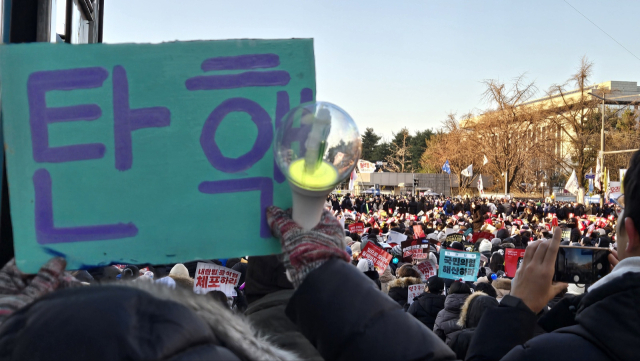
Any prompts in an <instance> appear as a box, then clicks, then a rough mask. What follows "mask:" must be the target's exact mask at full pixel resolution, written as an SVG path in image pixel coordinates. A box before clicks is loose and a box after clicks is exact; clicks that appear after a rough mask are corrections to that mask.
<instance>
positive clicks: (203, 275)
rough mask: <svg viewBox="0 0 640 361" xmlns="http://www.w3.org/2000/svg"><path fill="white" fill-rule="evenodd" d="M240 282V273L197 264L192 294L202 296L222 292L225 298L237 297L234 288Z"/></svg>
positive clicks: (200, 263) (221, 267) (219, 267)
mask: <svg viewBox="0 0 640 361" xmlns="http://www.w3.org/2000/svg"><path fill="white" fill-rule="evenodd" d="M238 282H240V272H237V271H234V270H232V269H229V268H226V267H223V266H218V265H216V264H211V263H204V262H198V267H197V268H196V276H195V279H194V282H193V292H195V293H199V294H204V293H208V292H211V291H221V292H224V294H225V295H227V297H235V296H236V295H237V293H236V290H235V287H236V286H238Z"/></svg>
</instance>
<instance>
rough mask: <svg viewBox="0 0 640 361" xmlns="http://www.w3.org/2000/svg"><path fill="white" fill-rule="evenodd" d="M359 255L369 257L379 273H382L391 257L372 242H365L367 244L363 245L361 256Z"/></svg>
mask: <svg viewBox="0 0 640 361" xmlns="http://www.w3.org/2000/svg"><path fill="white" fill-rule="evenodd" d="M360 257H362V258H365V259H370V260H371V261H372V262H373V265H374V266H375V267H376V271H378V273H379V274H382V273H384V270H385V269H387V267H388V266H389V262H391V258H392V256H391V255H390V254H389V253H387V252H385V251H384V250H383V249H382V248H380V247H378V246H376V245H375V244H373V242H367V245H366V246H364V249H363V250H362V256H360Z"/></svg>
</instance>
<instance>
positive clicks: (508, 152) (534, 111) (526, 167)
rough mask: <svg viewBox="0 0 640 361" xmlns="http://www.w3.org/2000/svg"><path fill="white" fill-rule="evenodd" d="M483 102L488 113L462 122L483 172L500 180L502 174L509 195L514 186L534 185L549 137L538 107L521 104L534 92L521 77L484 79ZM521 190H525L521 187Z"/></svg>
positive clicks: (529, 83)
mask: <svg viewBox="0 0 640 361" xmlns="http://www.w3.org/2000/svg"><path fill="white" fill-rule="evenodd" d="M483 83H484V85H485V87H486V90H485V92H484V93H483V96H484V99H486V100H487V101H488V102H489V104H490V108H489V110H487V111H485V112H484V113H482V114H481V115H480V116H478V117H476V118H474V121H469V122H467V123H465V128H466V129H467V130H469V131H471V132H472V134H473V141H474V142H475V145H474V149H475V152H476V153H477V154H483V155H486V156H487V159H488V160H489V163H488V164H487V166H486V171H488V172H489V173H490V174H492V175H493V176H494V179H501V178H503V177H504V175H505V174H506V176H507V189H506V191H507V192H509V191H510V189H511V187H512V186H513V185H514V184H517V185H520V184H525V185H530V186H533V185H535V184H537V177H538V176H539V175H540V174H539V173H536V172H537V171H538V170H540V169H541V167H542V164H541V159H542V158H543V157H541V156H542V155H543V154H545V153H546V147H547V146H548V144H549V140H550V137H549V134H548V133H547V132H545V131H544V129H543V128H544V127H543V121H542V119H543V118H542V112H541V110H540V108H539V106H535V105H529V104H525V103H526V102H527V101H528V100H529V99H530V98H531V97H532V96H533V95H534V94H535V92H536V87H535V84H534V83H533V82H527V81H525V78H524V76H523V75H521V76H519V77H517V78H515V79H514V80H513V82H511V83H510V84H506V83H503V82H500V81H498V80H492V79H490V80H485V81H484V82H483ZM521 189H522V190H525V189H523V188H521Z"/></svg>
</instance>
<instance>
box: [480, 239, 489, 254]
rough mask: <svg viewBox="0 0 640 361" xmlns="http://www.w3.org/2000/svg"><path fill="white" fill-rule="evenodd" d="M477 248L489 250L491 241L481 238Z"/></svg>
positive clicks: (484, 250) (483, 250)
mask: <svg viewBox="0 0 640 361" xmlns="http://www.w3.org/2000/svg"><path fill="white" fill-rule="evenodd" d="M478 250H479V251H480V252H491V242H489V241H488V240H486V239H483V240H482V242H480V246H479V247H478Z"/></svg>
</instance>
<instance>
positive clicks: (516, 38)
mask: <svg viewBox="0 0 640 361" xmlns="http://www.w3.org/2000/svg"><path fill="white" fill-rule="evenodd" d="M567 1H568V2H569V3H570V4H571V5H573V6H574V7H575V8H577V9H578V10H579V11H580V12H581V13H582V14H584V15H585V16H586V17H588V18H589V19H590V20H591V21H593V22H594V23H595V24H597V25H598V26H599V27H600V28H602V29H603V30H604V31H606V32H607V33H608V34H609V35H611V36H612V37H613V38H615V39H616V40H617V41H618V42H620V43H621V44H622V45H623V46H624V47H626V48H627V49H628V50H629V51H631V52H632V53H634V54H635V55H636V56H640V42H639V41H637V23H638V14H640V1H637V0H633V1H632V0H629V1H621V0H609V1H592V0H567ZM105 3H106V5H105V16H104V19H105V24H104V41H105V42H108V43H128V42H154V43H156V42H163V41H173V40H198V39H204V40H209V39H233V38H265V39H276V38H314V40H315V56H316V74H317V93H318V94H317V99H318V100H325V101H329V102H333V103H336V104H338V105H340V106H341V107H342V108H344V109H345V110H346V111H347V112H349V113H350V114H351V116H352V117H353V118H354V119H355V120H356V123H357V124H358V126H359V128H360V129H361V131H364V128H366V127H373V128H374V129H375V130H376V132H377V133H380V134H383V135H385V136H386V137H390V135H391V133H392V132H393V131H397V130H399V129H400V128H401V127H402V126H406V127H408V128H409V129H410V130H412V131H414V130H419V129H426V128H437V127H439V126H440V122H441V121H442V120H444V118H445V117H446V115H447V114H448V113H450V112H455V113H458V114H463V113H467V112H470V111H478V110H480V109H482V108H484V107H486V106H487V104H485V103H483V102H482V99H481V94H482V92H483V87H482V84H481V82H482V80H483V79H500V80H505V81H508V80H510V79H512V78H514V77H516V76H517V75H519V74H522V73H527V77H528V79H529V80H534V81H535V82H536V84H537V86H538V88H539V89H540V92H541V93H540V95H543V93H542V92H543V91H544V90H546V89H548V87H549V86H550V85H552V84H554V83H563V82H564V81H565V80H566V79H567V78H568V77H569V76H570V75H571V74H572V73H573V72H574V71H575V69H576V68H577V67H578V65H579V63H580V58H581V57H582V56H583V55H586V56H587V57H588V58H589V59H590V60H591V61H593V62H594V64H595V66H594V76H593V82H603V81H607V80H621V81H640V59H638V58H636V57H634V55H631V54H630V53H629V52H627V51H626V50H625V49H624V48H623V47H621V46H620V45H619V44H617V43H616V42H615V41H614V40H612V39H611V38H610V37H608V36H607V35H605V34H604V33H603V32H602V31H600V30H599V29H598V28H597V27H596V26H594V25H593V24H592V23H590V22H589V20H587V19H585V18H584V17H583V16H582V15H580V14H579V13H578V12H577V11H576V10H574V9H573V8H572V7H571V6H570V5H568V4H567V2H565V1H563V0H538V1H527V2H525V1H504V0H501V1H498V0H483V1H479V0H454V1H451V0H448V1H445V0H441V1H417V0H414V1H408V0H407V1H400V0H397V1H378V0H367V1H365V0H358V1H354V0H351V1H347V0H341V1H326V0H315V1H302V0H298V1H281V0H273V1H264V0H260V1H257V0H250V1H240V0H236V1H224V2H223V1H214V0H180V1H175V0H109V1H105Z"/></svg>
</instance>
